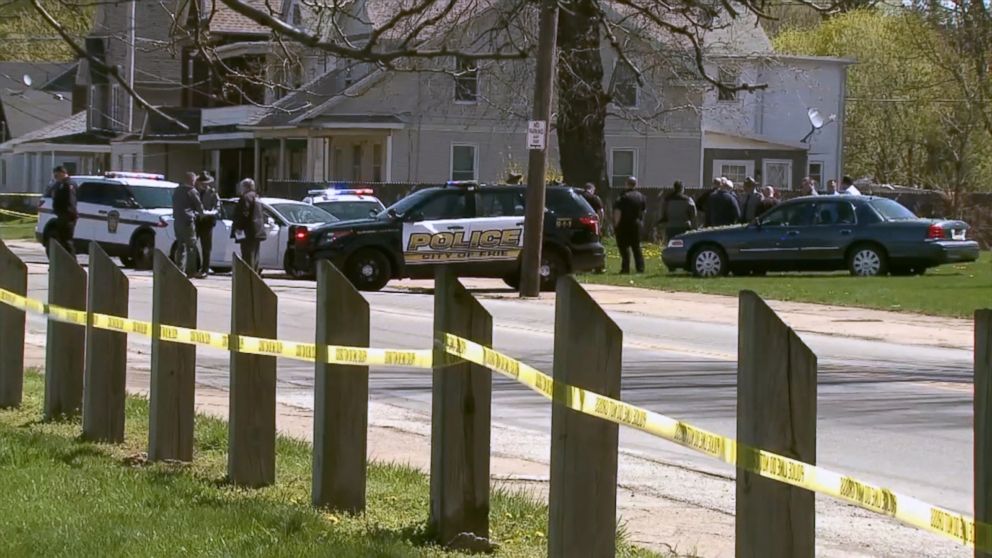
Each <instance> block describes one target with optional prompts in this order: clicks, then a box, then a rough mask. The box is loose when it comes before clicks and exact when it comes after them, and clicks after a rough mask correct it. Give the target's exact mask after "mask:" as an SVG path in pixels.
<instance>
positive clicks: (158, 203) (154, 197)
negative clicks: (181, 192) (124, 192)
mask: <svg viewBox="0 0 992 558" xmlns="http://www.w3.org/2000/svg"><path fill="white" fill-rule="evenodd" d="M128 189H129V190H131V195H133V196H134V201H136V202H138V205H140V206H141V207H143V208H145V209H162V208H171V207H172V191H173V190H174V188H162V187H160V186H129V187H128Z"/></svg>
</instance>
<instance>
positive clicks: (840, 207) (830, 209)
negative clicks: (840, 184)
mask: <svg viewBox="0 0 992 558" xmlns="http://www.w3.org/2000/svg"><path fill="white" fill-rule="evenodd" d="M813 223H814V224H816V225H853V224H854V223H855V219H854V208H853V207H851V204H849V203H841V202H820V203H817V204H816V215H815V216H814V219H813Z"/></svg>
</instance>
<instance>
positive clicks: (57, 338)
mask: <svg viewBox="0 0 992 558" xmlns="http://www.w3.org/2000/svg"><path fill="white" fill-rule="evenodd" d="M48 254H49V260H50V263H49V266H48V303H49V304H54V305H57V306H62V307H65V308H69V309H72V310H81V311H85V310H86V271H84V270H83V268H82V267H81V266H80V265H79V264H78V263H77V262H76V258H74V257H73V256H71V255H70V254H69V252H66V250H65V248H63V247H62V245H61V244H59V243H58V242H57V241H55V240H52V241H50V242H49V246H48ZM85 347H86V328H85V327H83V326H81V325H76V324H67V323H62V322H56V321H54V320H49V321H48V340H47V342H46V343H45V409H44V416H45V420H52V419H56V418H59V417H62V416H72V415H78V414H79V412H80V410H81V409H82V406H83V365H84V363H85V360H84V356H85V354H86V353H85Z"/></svg>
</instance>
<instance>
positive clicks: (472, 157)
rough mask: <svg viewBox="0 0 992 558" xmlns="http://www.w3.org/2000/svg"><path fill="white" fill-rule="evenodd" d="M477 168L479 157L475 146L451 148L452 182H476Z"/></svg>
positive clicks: (456, 145)
mask: <svg viewBox="0 0 992 558" xmlns="http://www.w3.org/2000/svg"><path fill="white" fill-rule="evenodd" d="M477 166H478V157H477V151H476V149H475V146H474V145H458V144H455V145H452V146H451V179H452V180H476V176H477V175H476V171H477V169H476V167H477Z"/></svg>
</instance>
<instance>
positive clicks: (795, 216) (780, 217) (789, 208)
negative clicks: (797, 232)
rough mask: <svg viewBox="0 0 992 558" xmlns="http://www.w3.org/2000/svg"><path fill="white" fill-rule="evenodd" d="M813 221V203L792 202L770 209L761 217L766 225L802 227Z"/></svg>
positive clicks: (762, 222)
mask: <svg viewBox="0 0 992 558" xmlns="http://www.w3.org/2000/svg"><path fill="white" fill-rule="evenodd" d="M812 222H813V204H812V203H792V204H788V205H783V206H780V207H778V208H775V209H773V210H771V211H769V212H768V213H767V214H766V215H765V216H764V217H762V219H761V224H762V226H765V227H802V226H808V225H810V224H812Z"/></svg>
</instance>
